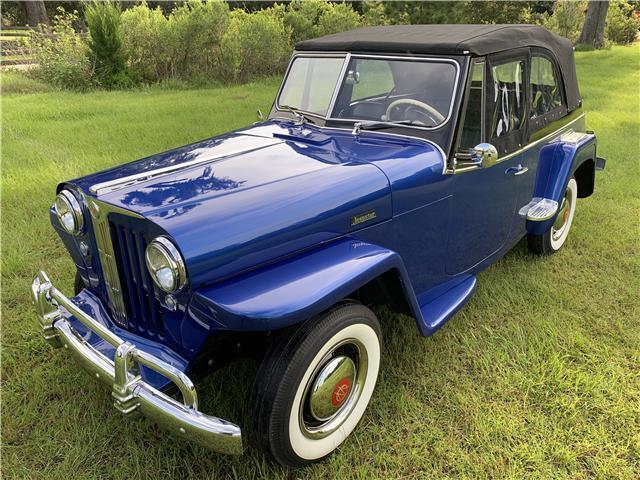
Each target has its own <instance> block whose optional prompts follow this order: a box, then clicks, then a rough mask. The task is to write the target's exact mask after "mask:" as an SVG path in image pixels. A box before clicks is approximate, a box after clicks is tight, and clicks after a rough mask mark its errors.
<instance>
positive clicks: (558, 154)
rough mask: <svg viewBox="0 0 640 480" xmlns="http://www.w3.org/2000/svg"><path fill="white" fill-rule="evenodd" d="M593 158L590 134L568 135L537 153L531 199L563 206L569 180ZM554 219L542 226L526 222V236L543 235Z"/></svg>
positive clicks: (537, 223)
mask: <svg viewBox="0 0 640 480" xmlns="http://www.w3.org/2000/svg"><path fill="white" fill-rule="evenodd" d="M595 158H596V137H595V135H593V134H591V133H580V132H570V133H567V134H564V135H562V136H561V137H560V138H559V139H558V140H557V141H555V142H552V143H549V144H548V145H545V146H544V147H542V149H541V150H540V157H539V161H538V171H537V177H536V184H535V189H534V194H533V197H540V198H547V199H550V200H555V201H556V202H558V203H559V204H560V203H561V202H562V198H563V197H564V193H565V190H566V188H567V184H568V183H569V180H570V179H571V177H572V176H573V175H574V173H575V172H576V170H578V169H579V168H580V166H581V165H582V164H584V163H585V162H591V163H593V162H594V159H595ZM555 220H556V215H554V216H553V217H551V218H550V219H548V220H545V221H543V222H534V221H531V220H527V232H528V233H530V234H533V235H541V234H543V233H546V232H547V231H548V230H549V229H550V228H551V226H552V225H553V223H554V222H555Z"/></svg>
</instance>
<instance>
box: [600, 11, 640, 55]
mask: <svg viewBox="0 0 640 480" xmlns="http://www.w3.org/2000/svg"><path fill="white" fill-rule="evenodd" d="M638 28H640V18H638V17H637V16H636V15H635V12H634V9H633V6H632V5H629V4H628V3H627V2H625V1H624V0H614V1H612V2H611V3H610V4H609V10H608V12H607V23H606V30H605V33H606V35H607V39H608V40H610V41H612V42H614V43H619V44H623V45H626V44H628V43H632V42H634V41H635V39H636V37H637V35H638Z"/></svg>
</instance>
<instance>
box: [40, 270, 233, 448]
mask: <svg viewBox="0 0 640 480" xmlns="http://www.w3.org/2000/svg"><path fill="white" fill-rule="evenodd" d="M31 298H32V300H33V303H34V305H35V307H36V312H37V314H38V320H39V326H40V328H41V330H42V334H43V335H44V337H45V339H46V340H47V341H48V342H49V343H51V344H52V345H53V346H56V347H61V346H64V347H65V348H66V349H68V350H71V351H72V352H73V353H74V354H75V355H76V356H77V358H78V360H79V361H80V364H81V366H82V367H83V368H84V369H85V370H87V371H88V372H89V373H91V374H93V376H95V377H96V378H98V379H99V380H102V381H103V382H105V383H106V384H107V385H109V386H111V388H112V396H113V398H114V407H115V408H116V409H117V410H119V411H120V412H122V413H124V414H129V413H131V412H133V411H135V410H138V409H139V410H140V411H141V412H142V413H143V414H144V415H146V416H147V417H150V418H151V419H153V420H155V421H156V423H158V424H159V425H160V426H161V427H163V428H165V429H167V430H168V431H169V432H171V433H174V434H177V435H178V436H180V437H182V438H184V439H185V440H189V441H192V442H194V443H197V444H199V445H203V446H205V447H207V448H210V449H212V450H214V451H217V452H221V453H229V454H240V453H242V436H241V431H240V428H239V427H238V426H237V425H234V424H233V423H230V422H228V421H226V420H223V419H221V418H217V417H213V416H209V415H205V414H204V413H202V412H200V411H199V410H198V396H197V392H196V390H195V386H194V384H193V382H192V381H191V380H190V379H189V377H188V376H187V375H186V374H185V373H184V372H182V371H180V370H178V369H176V368H175V367H173V366H172V365H169V364H168V363H166V362H164V361H163V360H161V359H159V358H157V357H155V356H153V355H150V354H149V353H147V352H145V351H143V350H139V349H138V348H137V347H135V346H134V345H132V344H131V343H128V342H125V341H124V340H122V339H121V338H119V337H118V336H117V335H115V334H114V333H113V332H111V331H110V330H108V329H107V328H106V327H105V326H104V325H102V324H101V323H99V322H98V321H96V320H95V319H93V318H91V317H90V316H89V315H87V314H86V313H85V312H84V311H82V310H81V309H79V308H78V307H77V306H76V305H75V304H74V303H73V302H72V301H71V300H69V299H68V298H67V297H65V296H64V295H63V294H62V293H60V292H59V291H58V290H57V289H56V288H55V287H54V286H53V285H52V284H51V282H50V280H49V278H48V277H47V275H46V274H45V273H44V272H38V274H37V275H36V276H35V278H34V279H33V283H32V284H31ZM61 308H62V309H64V310H61ZM65 311H66V312H68V313H69V314H71V315H73V316H74V317H75V318H76V319H77V320H78V321H80V322H82V324H83V325H85V326H86V327H87V328H89V329H90V330H92V331H93V332H94V333H96V334H97V335H98V336H100V337H101V338H103V339H104V340H105V341H107V342H109V343H110V344H111V345H113V346H114V347H116V352H115V356H114V358H113V359H110V358H107V357H106V356H104V355H103V354H102V353H100V352H98V351H97V350H96V349H94V348H93V347H92V346H91V344H89V343H88V342H87V341H86V340H85V339H84V338H83V337H81V336H80V334H79V333H78V332H77V331H76V330H75V329H74V328H73V326H72V325H71V323H70V322H69V320H68V319H67V318H65V316H64V314H65ZM139 365H144V366H146V367H148V368H150V369H152V370H154V371H155V372H157V373H158V374H160V375H162V376H164V377H165V378H167V379H168V380H170V381H171V382H173V383H174V384H175V385H176V386H177V387H178V389H179V390H180V392H181V393H182V402H179V401H176V400H174V399H173V398H171V397H169V396H167V395H165V394H164V393H162V392H160V391H159V390H157V389H155V388H154V387H152V386H151V385H149V384H148V383H147V382H145V381H144V380H142V378H141V377H140V375H139V371H138V370H139Z"/></svg>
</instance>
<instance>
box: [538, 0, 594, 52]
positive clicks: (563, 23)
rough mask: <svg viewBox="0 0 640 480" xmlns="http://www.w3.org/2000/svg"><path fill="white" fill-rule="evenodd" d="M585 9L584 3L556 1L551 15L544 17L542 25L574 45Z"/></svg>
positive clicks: (567, 0) (564, 0) (566, 0)
mask: <svg viewBox="0 0 640 480" xmlns="http://www.w3.org/2000/svg"><path fill="white" fill-rule="evenodd" d="M586 8H587V5H586V2H584V1H580V2H576V1H572V0H558V1H557V2H556V4H555V5H554V7H553V14H552V15H547V16H545V17H544V18H543V21H542V24H543V25H544V26H545V27H547V28H548V29H549V30H551V31H552V32H554V33H557V34H558V35H561V36H563V37H566V38H568V39H569V40H571V41H572V42H573V43H575V42H577V41H578V38H579V37H580V32H581V31H582V25H583V24H584V16H585V11H586Z"/></svg>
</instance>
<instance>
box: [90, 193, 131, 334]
mask: <svg viewBox="0 0 640 480" xmlns="http://www.w3.org/2000/svg"><path fill="white" fill-rule="evenodd" d="M88 202H89V210H90V212H91V221H92V223H93V231H94V234H95V237H96V244H97V246H98V256H99V258H100V265H101V266H102V273H103V276H104V279H103V280H104V284H105V290H106V292H107V297H108V300H109V303H110V305H111V310H112V314H113V320H114V321H115V322H116V323H117V324H118V325H120V326H121V327H126V326H127V317H126V311H125V306H124V300H123V298H122V288H121V286H120V277H119V276H118V267H117V263H116V258H115V255H114V252H113V243H112V242H111V232H110V231H109V218H108V217H109V213H110V209H109V206H108V205H106V204H103V203H99V202H97V201H95V200H88Z"/></svg>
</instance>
